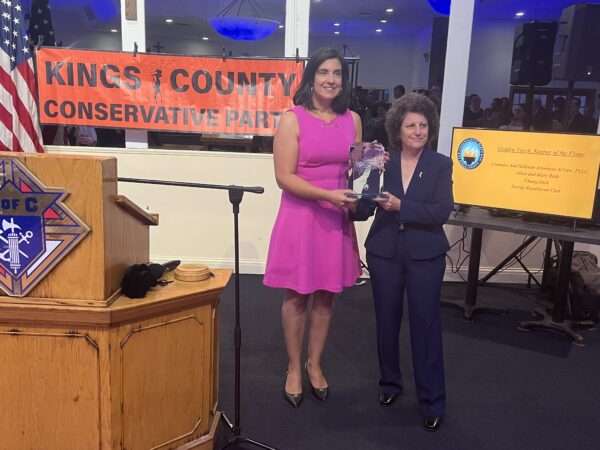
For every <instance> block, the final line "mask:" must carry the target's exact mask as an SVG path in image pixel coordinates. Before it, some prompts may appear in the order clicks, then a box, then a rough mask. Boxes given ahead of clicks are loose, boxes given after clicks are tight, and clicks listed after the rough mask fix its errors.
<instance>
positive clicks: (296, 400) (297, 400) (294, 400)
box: [283, 387, 304, 408]
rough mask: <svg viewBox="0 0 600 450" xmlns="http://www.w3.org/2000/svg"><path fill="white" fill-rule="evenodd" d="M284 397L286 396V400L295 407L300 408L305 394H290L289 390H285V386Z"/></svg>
mask: <svg viewBox="0 0 600 450" xmlns="http://www.w3.org/2000/svg"><path fill="white" fill-rule="evenodd" d="M283 398H285V400H286V401H287V402H288V403H289V404H290V405H292V406H293V407H294V408H298V407H299V406H300V404H301V403H302V400H303V399H304V396H303V395H302V392H301V393H300V394H290V393H289V392H287V391H286V390H285V387H284V388H283Z"/></svg>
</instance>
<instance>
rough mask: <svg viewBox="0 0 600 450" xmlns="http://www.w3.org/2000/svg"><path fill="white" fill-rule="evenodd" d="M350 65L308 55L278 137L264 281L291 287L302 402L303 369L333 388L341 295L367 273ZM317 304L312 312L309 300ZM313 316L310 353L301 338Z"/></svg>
mask: <svg viewBox="0 0 600 450" xmlns="http://www.w3.org/2000/svg"><path fill="white" fill-rule="evenodd" d="M349 95H350V86H349V81H348V67H347V66H346V63H345V62H344V59H343V58H342V56H341V55H340V54H339V52H338V51H337V50H335V49H333V48H322V49H319V50H317V51H316V53H315V54H314V55H312V56H311V58H310V59H309V61H308V63H307V65H306V69H305V70H304V75H303V77H302V82H301V83H300V86H299V88H298V91H297V92H296V93H295V95H294V104H295V105H296V106H295V107H294V108H293V109H292V110H291V111H288V112H286V113H285V114H284V115H283V117H282V118H281V121H280V123H279V127H278V128H277V133H276V134H275V139H274V142H273V158H274V162H275V177H276V179H277V184H278V185H279V187H280V188H281V189H282V190H283V192H282V195H281V203H280V206H279V213H278V215H277V219H276V220H275V225H274V226H273V232H272V234H271V242H270V245H269V255H268V258H267V267H266V270H265V277H264V283H265V285H267V286H270V287H275V288H285V289H286V294H285V298H284V300H283V306H282V309H281V319H282V324H283V333H284V337H285V344H286V349H287V353H288V358H289V361H288V368H287V376H286V380H285V385H284V390H283V393H284V398H285V399H286V400H287V401H288V402H289V403H291V404H292V406H294V407H296V408H297V407H298V406H300V403H301V402H302V399H303V396H302V372H303V370H304V371H305V373H306V377H307V381H308V383H309V385H310V388H311V389H310V390H311V392H312V394H313V395H315V396H316V397H317V398H318V399H319V400H321V401H323V402H324V401H325V400H326V399H327V396H328V393H329V388H328V384H327V380H326V379H325V376H324V375H323V372H322V371H321V355H322V353H323V349H324V347H325V342H326V340H327V334H328V331H329V324H330V322H331V316H332V312H333V298H334V295H335V293H337V292H341V291H342V289H343V288H344V287H348V286H352V285H354V283H355V281H356V278H357V277H358V276H359V275H360V273H361V268H360V260H359V256H358V246H357V242H356V234H355V231H354V225H353V224H352V222H350V221H349V220H348V208H350V207H353V206H354V205H355V204H356V199H355V198H352V197H349V196H348V195H347V194H349V193H351V192H352V191H351V190H349V189H347V178H346V173H347V168H348V154H349V146H350V145H351V144H352V143H354V142H360V141H361V138H362V128H361V122H360V117H359V116H358V115H357V114H356V113H354V112H352V111H350V110H349V109H348V100H349ZM311 296H312V306H311V308H310V312H308V308H307V307H308V303H309V299H310V297H311ZM307 318H308V319H309V320H308V322H309V335H308V358H307V360H306V362H305V363H304V366H303V365H302V342H303V338H304V329H305V325H306V322H307Z"/></svg>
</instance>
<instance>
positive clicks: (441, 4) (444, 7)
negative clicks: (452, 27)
mask: <svg viewBox="0 0 600 450" xmlns="http://www.w3.org/2000/svg"><path fill="white" fill-rule="evenodd" d="M429 4H430V5H431V7H432V8H433V9H435V10H436V11H437V12H438V13H440V14H443V15H445V16H447V15H448V14H450V0H429Z"/></svg>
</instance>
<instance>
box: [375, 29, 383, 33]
mask: <svg viewBox="0 0 600 450" xmlns="http://www.w3.org/2000/svg"><path fill="white" fill-rule="evenodd" d="M382 31H383V30H382V29H381V28H377V29H376V30H375V32H376V33H381V32H382Z"/></svg>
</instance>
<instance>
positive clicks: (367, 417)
mask: <svg viewBox="0 0 600 450" xmlns="http://www.w3.org/2000/svg"><path fill="white" fill-rule="evenodd" d="M240 286H241V295H240V297H241V301H240V304H241V324H242V348H241V353H242V364H241V373H242V378H241V380H242V381H241V391H240V392H241V414H240V418H241V430H242V433H243V434H244V435H245V436H247V437H249V438H252V439H255V440H257V441H260V442H263V443H266V444H268V445H270V446H272V447H276V448H278V449H286V450H309V449H310V450H332V449H336V450H337V449H355V450H387V449H390V450H391V449H444V450H452V449H456V450H464V449H498V450H506V449H548V450H550V449H556V450H559V449H560V450H563V449H567V448H577V449H578V450H585V449H590V450H591V449H593V450H596V449H598V448H600V404H599V401H600V331H598V330H594V331H583V332H582V334H583V336H584V337H585V341H586V346H585V347H576V346H574V345H573V344H571V342H570V341H569V340H568V339H566V338H565V337H563V336H561V335H557V334H553V333H548V332H537V331H535V332H522V331H519V330H517V325H518V324H519V322H520V321H521V320H528V319H529V318H531V314H530V311H531V310H532V309H533V307H535V306H537V305H539V304H540V300H539V297H538V296H537V290H536V289H535V288H531V289H526V288H525V286H508V285H493V284H490V285H486V286H484V287H481V288H480V290H479V297H478V298H479V302H485V303H489V304H491V305H494V306H498V307H507V308H510V310H511V314H510V315H508V316H504V317H500V316H494V315H488V314H482V315H478V316H476V320H475V322H473V323H467V322H464V321H463V320H462V316H461V314H460V313H459V312H458V311H456V310H453V309H449V308H444V309H443V321H444V322H443V326H444V352H445V363H446V384H447V395H448V400H447V411H446V416H445V418H444V422H443V424H442V427H441V428H440V429H439V431H438V432H436V433H430V432H427V431H425V430H424V429H423V427H422V423H421V417H420V415H419V413H418V410H417V401H416V397H415V391H414V382H413V379H412V368H411V362H410V353H409V352H410V349H409V336H408V326H406V325H407V324H404V325H403V327H402V332H401V336H400V340H401V350H402V352H403V353H402V368H403V373H404V379H405V390H404V394H403V396H402V397H400V398H399V399H398V400H397V401H396V403H394V404H393V405H392V406H391V407H389V408H383V407H381V406H380V405H379V404H378V402H377V393H378V390H377V380H378V370H377V353H376V348H375V334H374V333H375V326H374V316H373V308H372V297H371V290H370V286H369V284H368V283H367V284H365V285H363V286H356V287H353V288H351V289H348V290H347V291H345V292H344V293H343V297H342V298H341V299H339V300H338V301H337V303H336V310H335V314H334V319H333V325H332V329H331V333H330V338H329V341H328V347H327V349H326V354H325V357H324V361H323V369H324V372H325V374H326V376H327V379H328V382H329V385H330V389H331V397H330V399H329V400H328V402H327V403H326V404H325V405H323V404H321V403H320V402H318V400H316V399H315V398H313V397H312V396H311V395H310V393H309V392H308V390H307V389H306V387H305V400H304V403H303V404H302V405H301V406H300V408H299V409H297V410H296V409H293V408H292V407H291V406H290V405H289V404H287V403H286V402H285V401H284V399H283V397H282V387H283V382H284V373H285V369H286V364H287V361H286V354H285V348H284V344H283V339H282V332H281V323H280V311H281V301H282V299H283V291H279V290H275V289H269V288H266V287H264V286H263V285H262V277H261V276H256V275H242V276H241V283H240ZM464 290H465V285H464V284H460V283H449V284H445V285H444V297H446V298H462V297H463V296H464ZM405 316H407V315H406V314H405ZM406 320H408V319H407V317H405V322H406ZM233 326H234V279H233V278H232V279H231V281H230V283H229V285H228V287H227V288H226V290H225V291H224V293H223V298H222V328H221V389H220V404H219V408H220V409H221V410H222V411H224V412H225V413H226V414H227V416H228V417H229V418H230V419H231V420H234V417H235V416H234V414H235V411H234V346H233ZM599 326H600V324H599ZM230 436H231V434H230V433H229V430H228V429H227V428H226V427H221V430H220V432H219V437H218V440H217V447H218V448H220V447H221V446H222V445H223V444H224V443H227V441H228V439H229V438H230ZM229 448H230V449H235V448H239V449H246V448H247V449H251V448H257V447H255V446H253V445H249V444H243V445H239V446H238V445H233V446H230V447H229Z"/></svg>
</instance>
